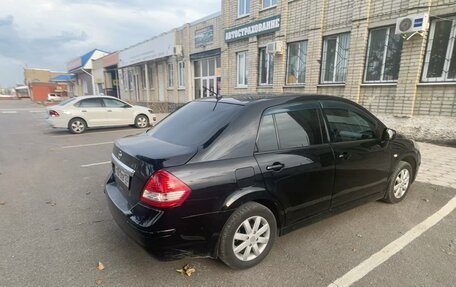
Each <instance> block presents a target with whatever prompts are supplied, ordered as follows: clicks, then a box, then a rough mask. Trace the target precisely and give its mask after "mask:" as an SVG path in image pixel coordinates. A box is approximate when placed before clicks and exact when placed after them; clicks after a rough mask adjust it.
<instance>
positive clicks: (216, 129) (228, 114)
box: [148, 102, 243, 146]
mask: <svg viewBox="0 0 456 287" xmlns="http://www.w3.org/2000/svg"><path fill="white" fill-rule="evenodd" d="M242 108H243V106H242V105H235V104H227V103H220V102H219V103H218V104H215V102H191V103H189V104H187V105H185V106H183V107H182V108H180V109H179V110H178V111H176V112H174V113H172V114H171V115H169V116H168V117H167V118H165V119H164V120H162V121H161V122H160V123H159V124H158V125H156V126H155V127H154V128H153V129H151V130H150V131H149V132H148V134H149V135H151V136H153V137H155V138H158V139H160V140H163V141H166V142H170V143H174V144H178V145H185V146H192V145H201V144H209V143H210V142H212V140H214V139H215V138H216V137H217V136H218V135H220V134H221V133H222V132H223V130H224V129H225V128H226V127H227V126H228V124H229V123H230V122H231V120H232V119H233V118H235V117H236V115H237V113H238V112H239V111H240V110H241V109H242ZM233 140H235V139H233Z"/></svg>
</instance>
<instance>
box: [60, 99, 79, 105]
mask: <svg viewBox="0 0 456 287" xmlns="http://www.w3.org/2000/svg"><path fill="white" fill-rule="evenodd" d="M74 100H76V98H69V99H66V100H63V101H61V102H60V103H59V106H64V105H66V104H68V103H70V102H72V101H74Z"/></svg>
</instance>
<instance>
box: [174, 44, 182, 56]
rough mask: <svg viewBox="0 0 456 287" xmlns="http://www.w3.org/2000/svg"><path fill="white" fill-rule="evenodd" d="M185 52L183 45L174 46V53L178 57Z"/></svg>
mask: <svg viewBox="0 0 456 287" xmlns="http://www.w3.org/2000/svg"><path fill="white" fill-rule="evenodd" d="M183 54H184V50H183V48H182V45H176V46H174V55H176V56H178V57H182V56H183Z"/></svg>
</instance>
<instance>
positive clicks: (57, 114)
mask: <svg viewBox="0 0 456 287" xmlns="http://www.w3.org/2000/svg"><path fill="white" fill-rule="evenodd" d="M49 115H50V116H51V117H58V116H60V115H59V113H58V112H56V111H54V110H50V111H49Z"/></svg>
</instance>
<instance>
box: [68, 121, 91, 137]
mask: <svg viewBox="0 0 456 287" xmlns="http://www.w3.org/2000/svg"><path fill="white" fill-rule="evenodd" d="M86 127H87V123H86V122H85V121H84V120H83V119H81V118H74V119H72V120H71V121H70V122H69V123H68V129H69V130H70V132H71V133H73V134H81V133H83V132H84V131H85V130H86Z"/></svg>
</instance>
